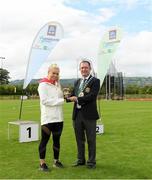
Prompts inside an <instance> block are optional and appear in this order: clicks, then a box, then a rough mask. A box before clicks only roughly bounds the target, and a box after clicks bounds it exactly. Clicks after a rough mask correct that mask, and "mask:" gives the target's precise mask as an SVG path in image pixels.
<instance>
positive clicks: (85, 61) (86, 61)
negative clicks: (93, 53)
mask: <svg viewBox="0 0 152 180" xmlns="http://www.w3.org/2000/svg"><path fill="white" fill-rule="evenodd" d="M81 63H88V65H89V66H90V68H91V63H90V62H89V61H88V60H86V59H84V60H82V61H81V62H80V64H79V66H80V65H81Z"/></svg>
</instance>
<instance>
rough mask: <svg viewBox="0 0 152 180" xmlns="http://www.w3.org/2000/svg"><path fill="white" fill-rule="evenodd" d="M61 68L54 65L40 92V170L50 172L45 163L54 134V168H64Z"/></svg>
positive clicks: (49, 70)
mask: <svg viewBox="0 0 152 180" xmlns="http://www.w3.org/2000/svg"><path fill="white" fill-rule="evenodd" d="M59 72H60V70H59V67H58V66H57V65H56V64H53V65H51V66H50V67H49V69H48V76H47V78H44V79H42V80H41V81H40V84H39V87H38V92H39V96H40V108H41V142H40V145H39V157H40V170H42V171H48V170H49V168H48V166H47V165H46V162H45V154H46V145H47V143H48V141H49V138H50V136H51V134H52V138H53V153H54V163H53V167H59V168H62V167H63V165H62V163H61V162H60V161H59V152H60V137H61V133H62V129H63V112H62V105H63V103H64V98H63V93H62V91H61V87H60V84H59Z"/></svg>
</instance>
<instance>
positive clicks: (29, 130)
mask: <svg viewBox="0 0 152 180" xmlns="http://www.w3.org/2000/svg"><path fill="white" fill-rule="evenodd" d="M27 131H28V137H29V138H31V127H29V128H27Z"/></svg>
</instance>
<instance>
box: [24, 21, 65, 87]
mask: <svg viewBox="0 0 152 180" xmlns="http://www.w3.org/2000/svg"><path fill="white" fill-rule="evenodd" d="M63 34H64V32H63V28H62V26H61V24H59V23H58V22H49V23H47V24H45V25H44V26H43V27H42V28H41V29H40V31H39V32H38V33H37V35H36V37H35V39H34V41H33V44H32V47H31V51H30V54H29V59H28V64H27V69H26V76H25V79H24V85H23V89H25V88H26V87H27V86H28V84H29V83H30V81H31V80H32V78H33V76H34V75H35V74H36V72H37V71H38V70H39V69H40V67H41V65H42V64H43V63H44V62H45V61H46V60H47V58H48V56H49V54H50V53H51V51H52V50H53V49H54V47H55V46H56V45H57V43H58V42H59V41H60V39H61V38H63Z"/></svg>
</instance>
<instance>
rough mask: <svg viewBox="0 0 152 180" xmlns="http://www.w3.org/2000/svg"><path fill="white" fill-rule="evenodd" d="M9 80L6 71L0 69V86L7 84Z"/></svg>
mask: <svg viewBox="0 0 152 180" xmlns="http://www.w3.org/2000/svg"><path fill="white" fill-rule="evenodd" d="M9 79H10V77H9V72H8V71H7V70H6V69H2V68H0V84H8V83H9Z"/></svg>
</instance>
